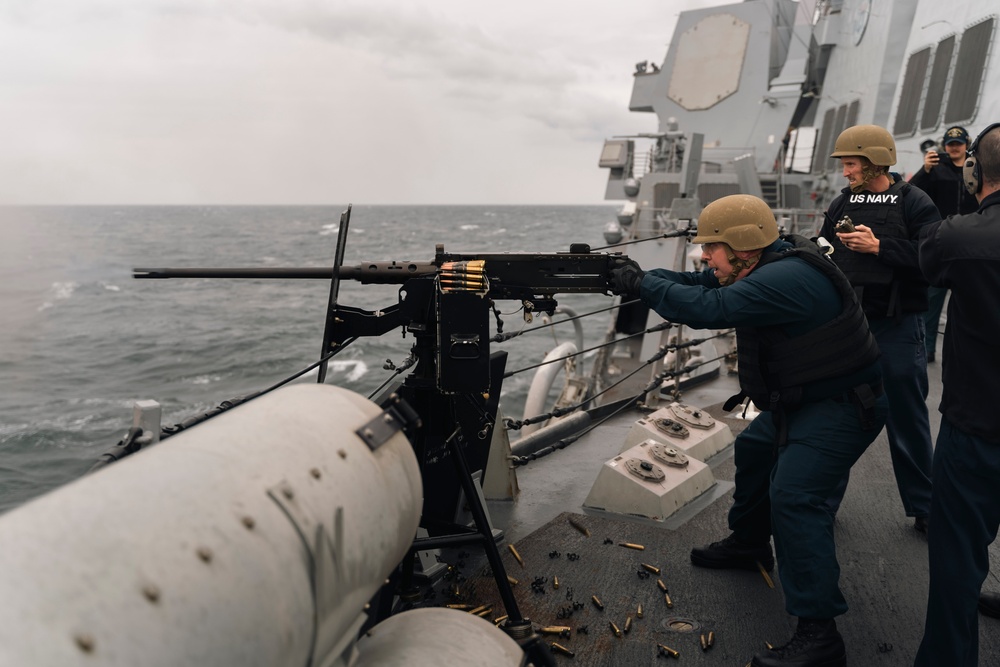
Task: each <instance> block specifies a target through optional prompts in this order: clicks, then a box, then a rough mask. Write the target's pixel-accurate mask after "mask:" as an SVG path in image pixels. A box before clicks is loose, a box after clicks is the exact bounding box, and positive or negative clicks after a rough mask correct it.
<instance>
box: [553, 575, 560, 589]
mask: <svg viewBox="0 0 1000 667" xmlns="http://www.w3.org/2000/svg"><path fill="white" fill-rule="evenodd" d="M552 588H559V577H552Z"/></svg>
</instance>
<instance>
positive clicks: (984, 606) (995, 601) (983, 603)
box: [979, 591, 1000, 618]
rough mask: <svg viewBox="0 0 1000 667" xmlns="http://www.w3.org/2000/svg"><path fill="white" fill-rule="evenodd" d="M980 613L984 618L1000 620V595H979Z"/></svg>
mask: <svg viewBox="0 0 1000 667" xmlns="http://www.w3.org/2000/svg"><path fill="white" fill-rule="evenodd" d="M979 613H980V614H982V615H983V616H992V617H993V618H1000V593H987V592H985V591H984V592H982V593H980V594H979Z"/></svg>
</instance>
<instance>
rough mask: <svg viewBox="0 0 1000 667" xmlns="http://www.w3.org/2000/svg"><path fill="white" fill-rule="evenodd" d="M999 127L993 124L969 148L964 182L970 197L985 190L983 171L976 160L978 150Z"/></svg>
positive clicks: (998, 124)
mask: <svg viewBox="0 0 1000 667" xmlns="http://www.w3.org/2000/svg"><path fill="white" fill-rule="evenodd" d="M998 127H1000V123H993V124H992V125H990V126H989V127H987V128H986V129H985V130H983V131H982V132H980V133H979V136H978V137H976V140H975V141H973V142H972V145H971V146H969V152H968V153H967V155H966V158H965V166H964V167H962V180H963V181H964V182H965V189H966V190H968V191H969V194H970V195H977V194H979V191H980V190H982V189H983V170H982V167H980V166H979V161H978V160H977V159H976V150H977V149H978V148H979V141H980V140H981V139H982V138H983V137H985V136H986V135H987V134H989V133H990V131H991V130H995V129H996V128H998Z"/></svg>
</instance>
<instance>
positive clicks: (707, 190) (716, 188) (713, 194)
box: [698, 183, 740, 206]
mask: <svg viewBox="0 0 1000 667" xmlns="http://www.w3.org/2000/svg"><path fill="white" fill-rule="evenodd" d="M738 194H740V186H739V185H737V184H736V183H700V184H699V185H698V200H699V201H701V202H704V204H705V205H706V206H707V205H708V204H710V203H711V202H713V201H715V200H716V199H722V198H723V197H728V196H729V195H738Z"/></svg>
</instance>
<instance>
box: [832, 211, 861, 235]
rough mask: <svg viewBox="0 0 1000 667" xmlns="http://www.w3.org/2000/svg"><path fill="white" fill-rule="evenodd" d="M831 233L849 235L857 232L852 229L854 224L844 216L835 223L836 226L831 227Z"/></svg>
mask: <svg viewBox="0 0 1000 667" xmlns="http://www.w3.org/2000/svg"><path fill="white" fill-rule="evenodd" d="M833 231H835V232H837V233H838V234H850V233H851V232H853V231H857V230H855V229H854V223H853V222H851V219H850V218H849V217H847V216H846V215H845V216H844V217H843V218H841V219H840V220H838V221H837V224H835V225H834V226H833Z"/></svg>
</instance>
